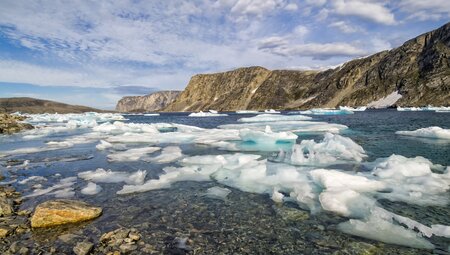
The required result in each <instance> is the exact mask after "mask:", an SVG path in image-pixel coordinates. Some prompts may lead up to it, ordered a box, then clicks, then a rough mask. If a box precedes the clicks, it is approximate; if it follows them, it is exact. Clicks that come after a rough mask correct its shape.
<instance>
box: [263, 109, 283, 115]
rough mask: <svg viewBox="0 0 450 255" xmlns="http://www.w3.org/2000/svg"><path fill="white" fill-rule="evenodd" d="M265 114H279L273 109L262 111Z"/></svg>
mask: <svg viewBox="0 0 450 255" xmlns="http://www.w3.org/2000/svg"><path fill="white" fill-rule="evenodd" d="M264 112H265V113H269V114H277V113H281V112H279V111H276V110H274V109H268V110H264Z"/></svg>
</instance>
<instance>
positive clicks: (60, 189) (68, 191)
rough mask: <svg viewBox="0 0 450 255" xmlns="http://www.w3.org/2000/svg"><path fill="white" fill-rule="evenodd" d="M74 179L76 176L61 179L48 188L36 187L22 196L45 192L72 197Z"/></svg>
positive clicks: (34, 195)
mask: <svg viewBox="0 0 450 255" xmlns="http://www.w3.org/2000/svg"><path fill="white" fill-rule="evenodd" d="M76 181H77V177H67V178H64V179H61V180H60V181H59V182H58V183H56V184H55V185H53V186H50V187H48V188H45V189H42V188H37V189H35V190H33V192H32V193H31V194H28V195H26V196H24V198H28V197H36V196H42V195H46V194H48V195H55V196H56V197H72V196H73V195H74V194H75V193H74V191H73V185H74V184H75V182H76Z"/></svg>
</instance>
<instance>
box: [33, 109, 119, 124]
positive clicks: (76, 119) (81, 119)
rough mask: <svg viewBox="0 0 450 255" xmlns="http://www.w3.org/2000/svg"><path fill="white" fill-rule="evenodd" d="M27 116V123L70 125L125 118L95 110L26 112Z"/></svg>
mask: <svg viewBox="0 0 450 255" xmlns="http://www.w3.org/2000/svg"><path fill="white" fill-rule="evenodd" d="M25 116H27V117H28V118H27V119H26V122H29V123H49V122H56V123H69V122H70V121H72V122H70V123H71V125H87V126H89V125H92V124H93V123H100V122H108V121H114V120H125V118H124V117H123V116H122V115H121V114H118V113H97V112H86V113H69V114H58V113H54V114H51V113H44V114H26V115H25Z"/></svg>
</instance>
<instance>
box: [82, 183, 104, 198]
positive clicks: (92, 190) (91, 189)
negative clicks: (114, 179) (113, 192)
mask: <svg viewBox="0 0 450 255" xmlns="http://www.w3.org/2000/svg"><path fill="white" fill-rule="evenodd" d="M100 191H102V187H100V186H99V185H97V184H95V183H94V182H89V183H88V184H87V185H86V187H84V188H83V189H81V193H82V194H85V195H96V194H98V193H100Z"/></svg>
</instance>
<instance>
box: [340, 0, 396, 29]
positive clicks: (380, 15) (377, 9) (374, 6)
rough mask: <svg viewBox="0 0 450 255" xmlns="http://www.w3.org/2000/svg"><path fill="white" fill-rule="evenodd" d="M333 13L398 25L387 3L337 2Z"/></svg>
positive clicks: (341, 0) (363, 1)
mask: <svg viewBox="0 0 450 255" xmlns="http://www.w3.org/2000/svg"><path fill="white" fill-rule="evenodd" d="M333 12H334V13H336V14H339V15H343V16H357V17H360V18H364V19H367V20H371V21H374V22H376V23H380V24H384V25H393V24H395V23H396V20H395V17H394V14H393V13H392V12H391V10H390V9H389V8H387V7H386V6H385V2H378V1H370V0H335V1H333Z"/></svg>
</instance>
